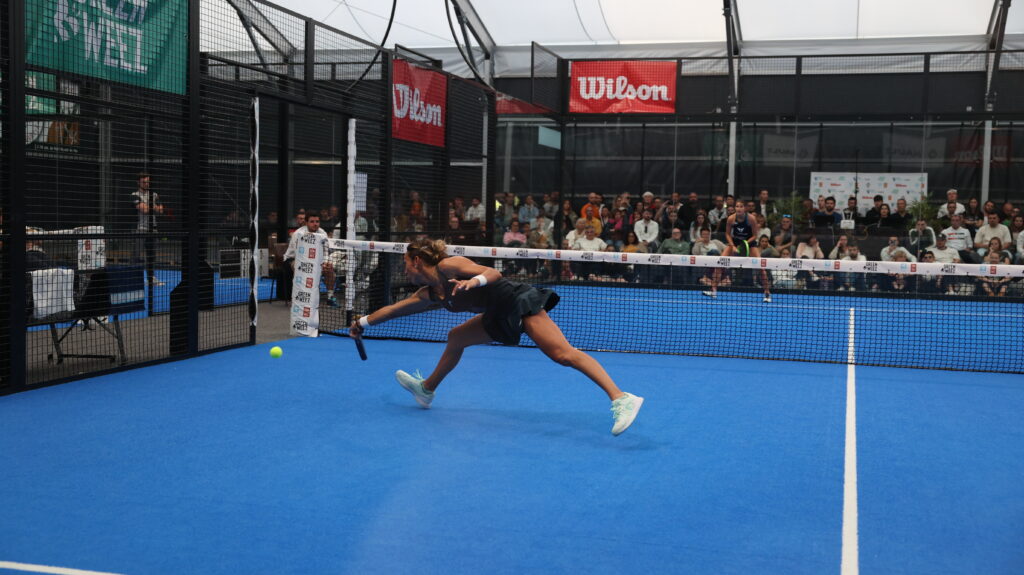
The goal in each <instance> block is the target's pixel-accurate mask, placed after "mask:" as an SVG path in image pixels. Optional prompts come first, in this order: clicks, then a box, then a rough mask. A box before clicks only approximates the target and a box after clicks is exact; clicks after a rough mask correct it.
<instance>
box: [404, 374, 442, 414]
mask: <svg viewBox="0 0 1024 575" xmlns="http://www.w3.org/2000/svg"><path fill="white" fill-rule="evenodd" d="M395 379H397V380H398V384H399V385H401V386H402V387H404V388H405V389H406V391H408V392H409V393H411V394H412V396H413V398H415V399H416V403H418V404H420V407H422V408H423V409H430V402H431V401H434V392H432V391H427V390H425V389H423V376H422V375H420V372H419V371H417V372H416V375H409V374H408V373H405V372H404V371H402V370H398V371H396V372H395Z"/></svg>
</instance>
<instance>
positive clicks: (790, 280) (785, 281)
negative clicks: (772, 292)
mask: <svg viewBox="0 0 1024 575" xmlns="http://www.w3.org/2000/svg"><path fill="white" fill-rule="evenodd" d="M779 257H780V258H783V259H790V258H792V257H793V250H791V249H790V248H788V247H785V248H782V249H781V250H779ZM796 274H797V272H796V270H794V269H790V268H786V269H781V270H772V285H773V286H774V287H775V289H794V288H796V287H797V282H796Z"/></svg>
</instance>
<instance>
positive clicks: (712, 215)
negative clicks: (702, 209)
mask: <svg viewBox="0 0 1024 575" xmlns="http://www.w3.org/2000/svg"><path fill="white" fill-rule="evenodd" d="M727 217H729V216H728V215H727V214H726V213H725V201H724V200H723V199H722V196H720V195H716V196H715V197H714V199H713V200H712V203H711V209H710V210H708V223H709V224H710V225H711V229H717V228H718V225H719V222H721V221H723V220H725V218H727Z"/></svg>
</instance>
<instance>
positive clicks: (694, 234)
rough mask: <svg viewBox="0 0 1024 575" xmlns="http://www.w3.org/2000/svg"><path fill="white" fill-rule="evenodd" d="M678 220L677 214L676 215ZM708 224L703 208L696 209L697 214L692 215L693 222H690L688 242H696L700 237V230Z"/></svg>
mask: <svg viewBox="0 0 1024 575" xmlns="http://www.w3.org/2000/svg"><path fill="white" fill-rule="evenodd" d="M677 221H678V216H677ZM708 226H709V223H708V214H707V212H705V211H704V210H697V215H696V216H695V217H694V220H693V223H692V224H690V233H689V234H688V236H689V240H690V243H693V242H696V241H697V240H699V239H700V230H701V229H702V228H706V227H708Z"/></svg>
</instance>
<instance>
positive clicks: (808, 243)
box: [796, 234, 825, 260]
mask: <svg viewBox="0 0 1024 575" xmlns="http://www.w3.org/2000/svg"><path fill="white" fill-rule="evenodd" d="M796 258H797V259H812V260H823V259H825V254H824V252H822V251H821V245H820V244H819V243H818V236H816V235H814V234H808V236H807V239H806V240H804V241H802V242H800V244H799V245H797V247H796Z"/></svg>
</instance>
